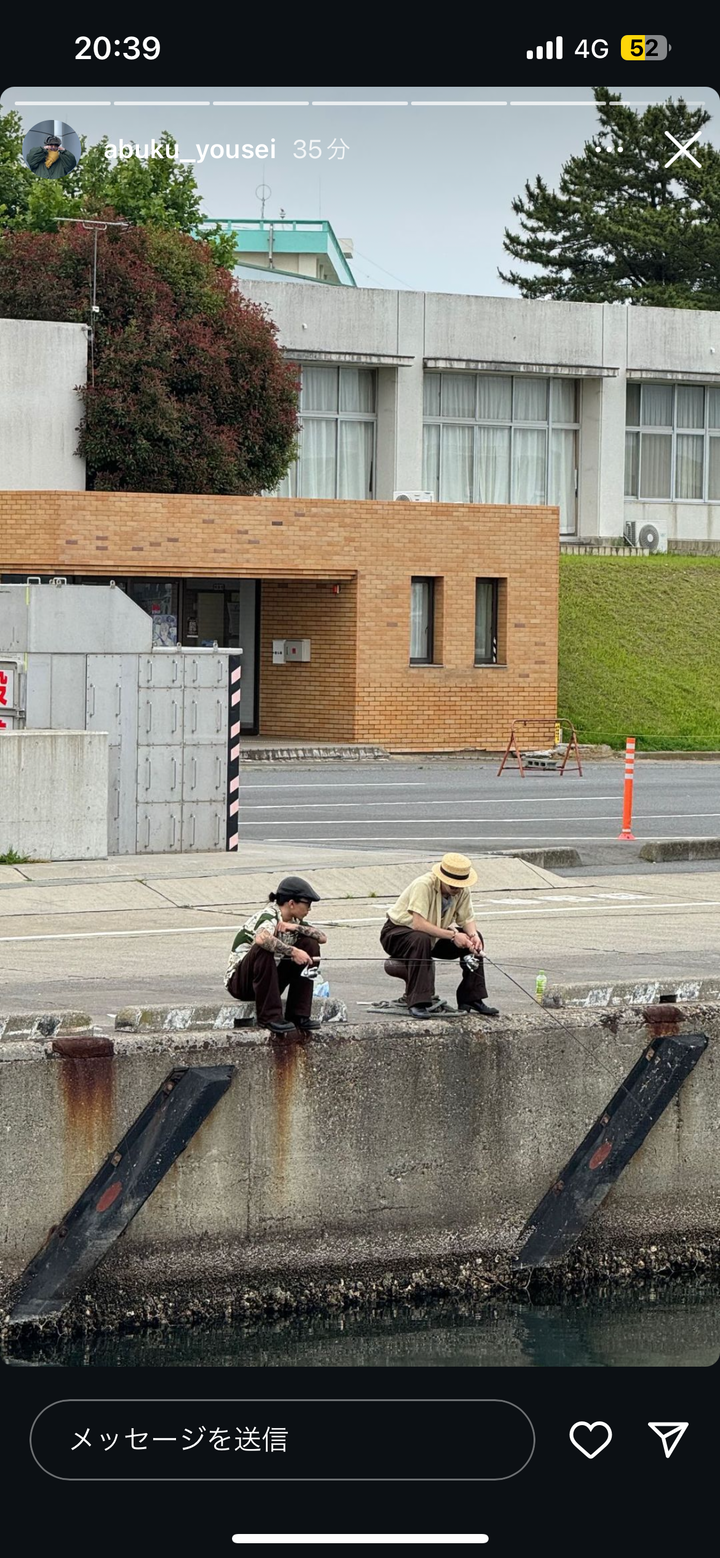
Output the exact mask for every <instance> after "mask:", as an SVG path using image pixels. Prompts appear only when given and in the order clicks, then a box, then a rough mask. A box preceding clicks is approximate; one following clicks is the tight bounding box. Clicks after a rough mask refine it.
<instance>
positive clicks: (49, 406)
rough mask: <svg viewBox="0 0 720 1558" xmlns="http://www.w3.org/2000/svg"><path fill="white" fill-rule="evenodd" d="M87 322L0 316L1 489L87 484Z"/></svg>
mask: <svg viewBox="0 0 720 1558" xmlns="http://www.w3.org/2000/svg"><path fill="white" fill-rule="evenodd" d="M86 376H87V332H86V330H85V326H84V325H70V324H58V323H55V322H51V321H46V320H34V319H33V320H29V319H0V489H3V488H34V489H37V488H55V487H67V488H71V489H72V490H73V491H78V490H79V491H82V490H83V489H84V487H85V461H84V460H81V459H80V457H79V456H78V455H77V454H76V453H75V450H76V449H77V442H78V426H79V424H80V419H81V417H82V411H83V407H82V401H81V399H80V396H79V394H78V390H79V389H81V388H82V387H83V386H84V384H85V380H86Z"/></svg>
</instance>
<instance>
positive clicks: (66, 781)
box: [0, 730, 108, 860]
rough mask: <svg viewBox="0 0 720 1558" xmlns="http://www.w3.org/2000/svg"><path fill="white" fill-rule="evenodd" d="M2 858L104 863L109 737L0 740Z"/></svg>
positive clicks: (43, 734) (22, 734)
mask: <svg viewBox="0 0 720 1558" xmlns="http://www.w3.org/2000/svg"><path fill="white" fill-rule="evenodd" d="M0 797H1V801H0V854H5V853H6V852H7V851H8V850H10V849H15V850H17V852H18V854H23V855H30V856H31V858H33V859H36V860H98V859H102V858H105V856H106V855H107V852H108V738H107V735H105V734H102V733H100V732H96V733H93V734H89V733H88V732H87V731H85V730H6V731H3V732H2V734H1V735H0Z"/></svg>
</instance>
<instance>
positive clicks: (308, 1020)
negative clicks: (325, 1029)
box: [295, 1017, 322, 1033]
mask: <svg viewBox="0 0 720 1558" xmlns="http://www.w3.org/2000/svg"><path fill="white" fill-rule="evenodd" d="M295 1027H296V1028H299V1029H300V1032H301V1033H317V1031H318V1028H322V1023H321V1022H318V1021H317V1020H316V1018H315V1017H298V1019H297V1021H296V1023H295Z"/></svg>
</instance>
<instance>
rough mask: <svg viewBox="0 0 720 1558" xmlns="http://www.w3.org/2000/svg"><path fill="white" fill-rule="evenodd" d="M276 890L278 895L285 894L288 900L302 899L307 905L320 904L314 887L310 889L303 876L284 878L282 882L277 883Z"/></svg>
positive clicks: (318, 895)
mask: <svg viewBox="0 0 720 1558" xmlns="http://www.w3.org/2000/svg"><path fill="white" fill-rule="evenodd" d="M277 890H278V892H279V893H287V895H288V897H289V898H295V899H296V900H297V899H299V898H303V899H305V900H306V901H307V903H319V902H320V894H319V893H316V892H315V889H314V887H311V886H310V883H309V882H306V881H305V878H304V876H284V877H283V879H282V881H281V882H279V883H278V888H277Z"/></svg>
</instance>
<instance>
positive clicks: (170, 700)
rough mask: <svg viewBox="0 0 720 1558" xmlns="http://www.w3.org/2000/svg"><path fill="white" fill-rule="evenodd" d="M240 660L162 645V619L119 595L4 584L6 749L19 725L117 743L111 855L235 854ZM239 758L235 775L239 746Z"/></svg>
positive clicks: (1, 646)
mask: <svg viewBox="0 0 720 1558" xmlns="http://www.w3.org/2000/svg"><path fill="white" fill-rule="evenodd" d="M8 652H10V654H15V653H17V659H11V658H8V659H3V656H4V655H6V654H8ZM239 655H240V651H239V650H229V649H217V648H213V649H181V648H177V647H176V646H174V645H171V646H168V647H167V648H165V647H160V646H158V645H157V644H155V645H154V644H153V623H152V618H151V617H149V616H148V615H147V613H146V612H144V611H142V609H141V608H140V607H139V606H137V605H136V604H135V602H134V601H131V600H129V599H128V597H127V596H126V595H125V594H124V593H123V592H122V591H121V590H118V589H115V588H113V587H112V586H105V585H66V584H65V582H64V581H62V583H60V584H58V585H53V584H39V583H35V582H33V583H28V584H27V585H19V584H11V585H0V671H1V670H2V668H3V667H5V683H4V693H5V697H6V699H7V700H8V705H7V715H8V717H7V722H6V723H5V724H4V725H3V718H4V716H3V711H2V701H1V700H2V696H3V682H2V678H1V676H0V740H2V730H3V729H13V726H14V727H15V728H17V727H18V726H20V727H24V728H25V729H28V730H29V729H35V730H37V729H42V730H75V731H78V730H86V731H92V732H106V733H107V738H108V852H109V853H110V854H131V855H134V854H149V853H152V854H158V853H163V852H165V851H167V852H180V851H188V850H214V849H225V848H226V847H231V848H235V847H237V846H236V843H232V844H229V843H228V840H229V837H230V832H231V830H230V829H229V826H228V823H229V814H230V811H232V813H233V817H235V816H236V813H237V778H236V777H235V780H234V788H233V798H232V802H231V804H230V805H229V804H228V791H229V783H228V755H229V754H228V748H229V708H230V683H231V671H230V666H231V663H232V667H233V669H232V682H233V698H234V699H237V696H238V694H239V685H240V684H239V676H240V662H239ZM21 667H22V669H21ZM11 696H12V699H13V709H12V713H11V711H10V703H9V700H10V697H11ZM237 717H238V716H237V714H235V715H234V720H235V722H237ZM11 721H12V724H11V723H10V722H11ZM230 756H231V757H232V761H233V772H234V774H235V776H236V774H237V767H238V764H239V739H238V738H237V737H236V738H234V742H233V747H232V752H231V753H230ZM232 836H233V838H235V839H236V836H237V822H236V821H234V822H233V827H232Z"/></svg>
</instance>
